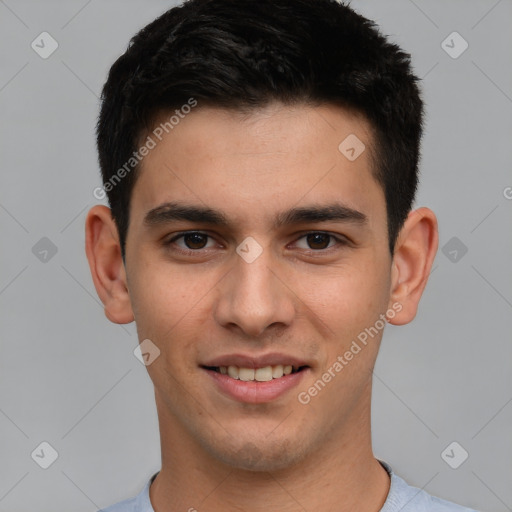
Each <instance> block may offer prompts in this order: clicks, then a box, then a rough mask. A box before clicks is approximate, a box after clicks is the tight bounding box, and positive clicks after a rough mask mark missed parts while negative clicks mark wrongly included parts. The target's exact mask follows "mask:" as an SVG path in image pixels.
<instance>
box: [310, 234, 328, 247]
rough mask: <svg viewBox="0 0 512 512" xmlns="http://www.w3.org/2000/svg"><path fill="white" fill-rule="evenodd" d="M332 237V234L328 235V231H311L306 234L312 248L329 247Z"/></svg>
mask: <svg viewBox="0 0 512 512" xmlns="http://www.w3.org/2000/svg"><path fill="white" fill-rule="evenodd" d="M331 238H332V237H331V235H327V234H326V233H310V234H309V235H306V239H307V243H308V246H309V248H310V249H327V248H328V247H329V243H330V241H331Z"/></svg>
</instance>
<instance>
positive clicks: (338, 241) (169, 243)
mask: <svg viewBox="0 0 512 512" xmlns="http://www.w3.org/2000/svg"><path fill="white" fill-rule="evenodd" d="M193 234H199V235H204V236H206V237H208V238H213V236H211V235H209V234H208V233H204V232H203V231H183V232H182V233H178V234H177V235H175V236H173V237H172V238H171V239H169V240H166V241H165V242H164V246H165V247H170V246H172V245H173V244H174V242H176V241H177V240H179V239H180V238H183V237H185V236H186V235H193ZM308 235H327V236H328V237H330V239H334V240H335V241H336V245H334V246H332V247H327V248H325V249H309V250H307V249H303V250H304V251H306V252H307V253H309V254H321V253H327V252H331V250H333V249H335V248H336V247H339V246H346V245H349V241H348V240H347V239H344V238H340V237H338V236H335V235H333V234H331V233H328V232H325V231H308V232H306V233H304V234H302V235H301V236H300V237H299V238H298V239H297V240H296V241H298V240H301V239H303V238H305V237H307V236H308ZM330 241H331V240H329V242H330ZM207 243H208V242H207ZM175 249H176V250H177V251H178V252H181V253H182V254H185V255H191V254H200V253H201V252H203V251H207V250H208V249H204V248H201V249H182V248H180V247H178V248H175Z"/></svg>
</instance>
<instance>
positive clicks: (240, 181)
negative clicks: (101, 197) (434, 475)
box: [86, 104, 438, 512]
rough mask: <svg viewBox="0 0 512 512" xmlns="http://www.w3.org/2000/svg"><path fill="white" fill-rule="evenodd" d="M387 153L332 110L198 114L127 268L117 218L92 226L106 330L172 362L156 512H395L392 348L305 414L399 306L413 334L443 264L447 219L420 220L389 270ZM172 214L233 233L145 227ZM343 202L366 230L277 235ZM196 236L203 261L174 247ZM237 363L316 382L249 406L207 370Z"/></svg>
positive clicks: (148, 178)
mask: <svg viewBox="0 0 512 512" xmlns="http://www.w3.org/2000/svg"><path fill="white" fill-rule="evenodd" d="M349 134H356V135H357V137H358V138H359V139H360V140H362V141H363V142H364V143H365V145H366V150H365V151H364V152H363V153H362V154H361V155H360V156H359V157H358V158H357V159H356V160H355V161H352V162H351V161H349V160H348V159H347V158H346V157H345V156H344V155H343V154H342V153H341V152H340V151H339V150H338V146H339V144H340V142H341V141H343V140H344V139H345V138H346V137H347V136H348V135H349ZM371 144H372V136H371V129H370V126H369V125H368V123H367V122H366V121H365V119H364V118H362V117H361V116H358V115H357V114H354V113H351V112H349V111H347V110H345V109H342V108H340V107H335V106H332V105H322V106H315V107H313V106H306V105H296V106H284V105H282V104H273V105H270V106H267V107H265V108H261V109H259V110H257V111H255V112H252V113H250V114H246V115H243V114H241V113H239V112H232V111H227V110H221V109H215V108H210V107H208V108H207V107H201V106H200V105H199V106H198V107H197V109H195V110H194V111H193V112H192V113H190V114H188V115H187V116H186V117H185V119H183V120H182V121H181V122H180V124H179V125H178V126H177V127H175V128H174V129H173V131H172V132H170V133H169V134H168V135H167V136H165V138H164V139H163V140H162V141H161V142H159V143H158V144H157V146H156V147H155V148H154V149H153V150H152V151H151V152H150V153H149V155H147V156H146V157H145V159H144V160H143V163H142V169H141V170H140V175H139V177H138V180H137V182H136V185H135V187H134V190H133V194H132V199H131V210H130V226H129V229H128V234H127V243H126V260H125V262H123V260H122V258H121V251H120V247H119V239H118V234H117V230H116V227H115V224H114V222H113V220H112V218H111V215H110V210H109V209H108V208H106V207H104V206H95V207H93V208H92V209H91V210H90V212H89V214H88V217H87V221H86V250H87V256H88V259H89V264H90V267H91V272H92V277H93V280H94V284H95V286H96V290H97V292H98V295H99V297H100V298H101V300H102V302H103V304H104V305H105V313H106V316H107V317H108V318H109V319H110V320H111V321H112V322H116V323H128V322H132V321H133V320H135V321H136V324H137V330H138V335H139V339H140V340H141V341H142V340H144V339H150V340H151V341H152V342H153V343H154V344H155V345H156V346H157V347H158V348H159V350H160V356H159V357H158V358H157V359H156V360H155V361H154V362H153V363H151V364H150V365H148V366H147V370H148V373H149V376H150V378H151V379H152V381H153V384H154V386H155V400H156V405H157V411H158V417H159V426H160V435H161V449H162V470H161V472H160V473H159V475H158V476H157V478H156V480H155V481H154V483H153V484H152V486H151V488H150V498H151V502H152V504H153V507H154V509H155V511H156V512H171V511H176V510H190V509H191V508H195V509H197V510H199V511H201V510H208V511H209V512H216V511H221V510H222V511H226V510H233V511H234V510H244V511H251V512H257V511H267V510H268V508H269V506H270V505H271V508H272V509H274V510H281V511H299V510H301V511H302V510H326V511H334V510H336V511H338V512H343V511H349V510H356V509H357V510H367V511H378V510H380V508H381V507H382V505H383V503H384V502H385V500H386V497H387V494H388V491H389V484H390V482H389V477H388V475H387V473H386V472H385V470H384V469H383V468H382V466H381V465H380V464H379V463H378V461H377V460H376V459H375V457H374V455H373V452H372V444H371V429H370V405H371V384H372V380H371V378H372V370H373V367H374V364H375V360H376V357H377V354H378V350H379V345H380V341H381V337H382V332H383V330H382V329H381V330H380V331H379V334H378V335H377V336H375V337H374V338H371V339H370V341H369V342H368V344H367V345H366V346H364V348H363V349H362V350H361V351H360V352H359V353H358V354H357V355H355V356H354V357H353V359H351V360H350V361H349V362H348V363H347V364H346V365H345V366H344V367H343V370H342V371H339V372H337V373H336V376H335V377H333V378H332V379H331V380H330V382H328V383H327V384H326V385H325V387H324V388H323V389H321V391H320V392H318V394H317V395H316V396H314V397H313V398H311V400H310V402H309V403H308V404H303V403H300V401H299V400H298V398H297V396H298V393H299V392H301V391H307V390H308V388H310V387H311V386H312V385H313V384H314V383H315V382H316V381H317V380H318V379H319V378H321V377H322V374H324V372H325V371H326V370H327V369H328V368H329V367H332V365H333V363H335V361H336V360H337V357H338V356H340V355H341V356H342V355H343V354H345V352H346V351H347V350H348V349H349V347H350V345H351V343H352V341H353V340H355V339H356V338H357V336H358V334H359V333H361V332H362V331H364V330H365V328H368V327H370V326H373V325H375V323H376V321H377V320H378V319H379V315H382V314H384V315H385V314H386V312H387V311H388V310H390V309H393V305H395V309H397V305H399V307H400V311H399V312H397V313H396V314H395V315H394V317H393V318H389V322H390V323H393V324H395V325H402V324H406V323H408V322H410V321H411V320H413V318H414V317H415V315H416V311H417V307H418V303H419V300H420V297H421V295H422V292H423V290H424V287H425V285H426V282H427V279H428V276H429V273H430V270H431V266H432V262H433V259H434V257H435V253H436V251H437V245H438V233H437V221H436V217H435V215H434V213H433V212H432V211H431V210H429V209H428V208H419V209H417V210H414V211H412V212H411V213H410V214H409V216H408V218H407V220H406V222H405V224H404V226H403V228H402V230H401V232H400V235H399V238H398V241H397V244H396V247H395V253H394V256H393V257H391V255H390V253H389V248H388V240H387V225H386V204H385V199H384V193H383V190H382V188H381V187H380V185H379V184H378V183H377V182H376V181H375V179H374V178H373V176H372V174H371V171H370V148H371ZM170 201H180V202H181V203H182V204H188V205H195V206H208V207H210V208H212V209H214V210H218V211H221V212H223V213H224V215H225V216H226V217H227V219H228V221H229V225H228V226H211V225H208V224H204V223H198V222H192V221H173V222H166V223H157V224H153V225H147V223H145V222H144V217H145V215H146V214H147V213H148V212H149V211H150V210H152V209H154V208H156V207H158V206H160V205H162V204H163V203H166V202H170ZM335 201H337V202H342V203H343V204H345V205H347V206H349V207H350V208H352V209H355V210H357V211H359V212H362V213H363V214H364V215H366V217H367V222H366V223H364V224H361V223H358V222H354V221H351V222H347V221H343V222H340V221H325V222H319V221H316V222H310V221H306V222H301V223H299V224H293V225H282V226H279V227H276V226H275V225H274V223H273V220H274V217H275V216H276V215H277V214H278V213H280V212H283V211H285V210H288V209H291V208H296V207H306V206H311V205H316V206H318V205H320V206H321V205H327V204H332V203H333V202H335ZM187 230H196V231H200V232H203V233H206V234H208V235H210V237H211V238H207V237H205V238H201V237H199V241H200V242H202V244H203V245H205V244H206V246H205V248H200V247H202V246H201V244H198V243H197V239H196V240H195V244H196V245H192V249H189V251H190V254H186V253H180V252H179V249H180V248H181V249H183V250H186V249H187V245H186V243H185V239H183V238H181V239H178V240H176V241H174V242H173V243H170V244H167V245H166V242H169V240H170V239H171V238H172V237H173V236H177V235H178V234H180V233H181V232H183V231H187ZM311 232H313V233H315V232H322V233H328V234H331V235H333V236H334V237H339V239H340V240H343V239H344V240H347V243H346V244H338V242H337V241H336V239H332V238H329V237H324V238H322V237H320V243H319V242H318V241H317V242H316V245H314V244H313V246H311V244H308V238H307V237H306V234H307V233H311ZM248 236H251V237H253V238H254V239H255V240H256V241H257V242H258V244H259V245H260V246H261V248H262V249H263V252H262V253H261V255H260V256H259V257H258V258H257V259H256V260H255V261H253V262H252V263H247V262H246V261H244V259H242V258H241V257H240V256H239V255H238V254H237V252H236V248H237V246H238V245H239V244H240V243H241V242H242V241H243V240H244V239H245V238H246V237H248ZM187 240H189V242H190V239H187ZM189 247H190V243H189ZM197 247H199V248H197ZM194 250H195V252H192V251H194ZM235 352H236V353H243V354H250V355H260V354H267V353H269V352H281V353H283V354H286V355H292V356H295V357H298V358H300V359H303V360H305V361H307V364H308V365H309V366H310V368H309V369H308V370H307V372H306V373H305V374H304V375H303V378H302V380H301V382H300V383H299V385H298V386H297V387H296V388H294V389H292V390H289V391H287V392H286V393H285V394H284V395H282V396H280V397H279V398H278V399H276V400H273V401H271V402H268V403H260V404H252V403H241V402H239V401H236V400H233V399H231V398H229V397H227V396H225V395H224V394H222V393H221V392H220V391H219V390H218V389H217V387H216V386H215V385H214V383H212V379H211V377H210V376H209V375H208V374H207V372H206V371H205V370H203V369H202V368H201V367H200V364H202V363H204V362H205V361H207V360H208V359H211V358H213V357H217V356H220V355H224V354H232V353H235Z"/></svg>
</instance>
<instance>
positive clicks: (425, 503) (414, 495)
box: [380, 461, 477, 512]
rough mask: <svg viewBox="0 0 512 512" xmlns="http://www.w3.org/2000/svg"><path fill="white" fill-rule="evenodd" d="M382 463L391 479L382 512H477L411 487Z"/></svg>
mask: <svg viewBox="0 0 512 512" xmlns="http://www.w3.org/2000/svg"><path fill="white" fill-rule="evenodd" d="M380 462H381V464H383V465H384V467H385V469H386V470H387V471H388V473H389V474H390V478H391V486H390V489H389V494H388V497H387V499H386V502H385V503H384V506H383V507H382V509H381V510H380V512H399V511H400V512H477V511H475V510H473V509H471V508H467V507H464V506H462V505H457V504H456V503H453V502H451V501H447V500H444V499H442V498H438V497H437V496H432V495H430V494H428V493H427V492H426V491H424V490H423V489H419V488H418V487H413V486H412V485H409V484H408V483H407V482H406V481H405V480H403V479H402V478H400V477H399V476H398V475H397V474H395V473H394V472H393V471H392V470H391V468H390V466H389V465H388V464H386V463H383V462H382V461H380Z"/></svg>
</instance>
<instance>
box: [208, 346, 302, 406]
mask: <svg viewBox="0 0 512 512" xmlns="http://www.w3.org/2000/svg"><path fill="white" fill-rule="evenodd" d="M200 368H201V369H202V370H203V371H204V372H205V373H206V375H207V376H208V377H209V378H210V379H211V381H210V382H211V383H212V384H213V389H216V390H217V391H219V392H220V393H221V394H222V395H224V396H225V397H228V398H230V399H231V400H235V401H236V402H244V403H250V404H263V403H268V402H273V401H274V400H278V399H282V400H285V399H287V398H286V397H287V396H288V393H289V392H291V390H292V389H294V388H296V387H297V386H299V385H300V383H301V382H302V381H303V380H304V379H305V378H306V376H307V375H308V374H309V373H311V371H312V367H311V366H310V365H308V364H306V361H303V360H299V359H297V358H295V357H293V356H290V355H286V354H282V353H281V354H278V353H273V354H266V355H262V356H258V357H252V356H250V355H245V354H231V355H225V356H220V357H217V358H215V359H212V360H210V361H207V362H205V364H201V365H200Z"/></svg>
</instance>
